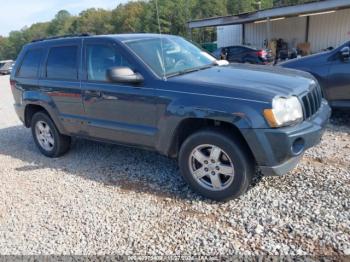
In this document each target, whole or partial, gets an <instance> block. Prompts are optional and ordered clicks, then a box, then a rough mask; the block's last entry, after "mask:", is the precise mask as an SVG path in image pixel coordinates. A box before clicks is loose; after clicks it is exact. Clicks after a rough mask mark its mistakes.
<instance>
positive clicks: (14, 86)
mask: <svg viewBox="0 0 350 262" xmlns="http://www.w3.org/2000/svg"><path fill="white" fill-rule="evenodd" d="M10 85H11V88H12V89H15V88H16V81H14V80H10Z"/></svg>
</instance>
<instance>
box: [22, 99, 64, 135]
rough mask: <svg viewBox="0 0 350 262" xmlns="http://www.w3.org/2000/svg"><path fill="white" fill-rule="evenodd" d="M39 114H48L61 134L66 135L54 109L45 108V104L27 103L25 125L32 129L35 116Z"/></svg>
mask: <svg viewBox="0 0 350 262" xmlns="http://www.w3.org/2000/svg"><path fill="white" fill-rule="evenodd" d="M37 112H44V113H45V114H47V115H48V116H49V117H50V118H51V119H52V121H53V122H54V124H55V125H56V127H57V128H58V130H59V132H60V133H61V134H66V132H65V130H64V128H63V126H62V124H61V123H60V121H59V119H58V117H57V116H56V115H55V113H54V112H53V110H52V109H50V108H49V107H48V106H45V105H44V104H43V103H33V102H32V103H27V104H26V105H25V108H24V125H25V126H26V127H28V128H29V127H30V125H31V122H32V119H33V116H34V115H35V114H36V113H37Z"/></svg>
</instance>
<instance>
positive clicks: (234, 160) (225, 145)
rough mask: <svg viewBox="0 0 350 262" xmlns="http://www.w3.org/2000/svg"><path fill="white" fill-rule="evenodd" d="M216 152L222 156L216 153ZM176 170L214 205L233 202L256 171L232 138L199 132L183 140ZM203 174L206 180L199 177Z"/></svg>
mask: <svg viewBox="0 0 350 262" xmlns="http://www.w3.org/2000/svg"><path fill="white" fill-rule="evenodd" d="M210 146H211V147H210ZM213 148H215V149H216V150H213ZM219 150H221V153H215V152H219ZM198 152H200V153H198ZM194 156H195V157H194ZM212 156H214V157H213V159H211V158H212ZM217 156H219V157H217ZM198 159H199V160H198ZM215 159H217V160H215ZM214 161H215V163H214ZM206 162H209V164H206ZM179 167H180V172H181V174H182V176H183V177H184V179H185V180H186V182H187V183H188V184H189V186H190V187H191V188H192V189H193V190H194V191H195V192H197V193H199V194H200V195H202V196H204V197H206V198H209V199H212V200H216V201H225V200H229V199H234V198H238V197H239V196H241V195H242V194H244V193H245V192H246V191H247V190H248V188H249V186H250V184H251V182H252V179H253V177H254V174H255V170H256V164H255V160H254V158H253V157H251V154H250V153H249V151H248V150H247V148H246V146H245V145H244V144H243V143H240V142H239V141H238V140H237V139H235V138H234V137H232V136H231V135H228V134H226V133H225V132H222V131H221V130H215V129H209V130H203V131H199V132H197V133H195V134H193V135H191V136H190V137H188V138H187V139H186V141H185V142H184V143H183V144H182V146H181V149H180V152H179ZM221 172H222V173H221ZM214 173H215V175H214ZM194 174H196V175H197V178H195V175H194ZM203 174H205V176H203V177H202V175H203ZM217 178H219V179H217Z"/></svg>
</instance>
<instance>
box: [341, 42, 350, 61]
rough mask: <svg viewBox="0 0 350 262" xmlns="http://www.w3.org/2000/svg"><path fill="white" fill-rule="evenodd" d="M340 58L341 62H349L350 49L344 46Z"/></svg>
mask: <svg viewBox="0 0 350 262" xmlns="http://www.w3.org/2000/svg"><path fill="white" fill-rule="evenodd" d="M340 57H341V59H342V60H343V61H349V59H350V47H348V46H346V47H343V48H342V49H341V50H340Z"/></svg>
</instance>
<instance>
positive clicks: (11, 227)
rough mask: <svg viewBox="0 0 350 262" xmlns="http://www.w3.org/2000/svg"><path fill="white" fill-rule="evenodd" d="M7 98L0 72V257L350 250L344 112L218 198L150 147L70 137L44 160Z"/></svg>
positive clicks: (349, 137)
mask: <svg viewBox="0 0 350 262" xmlns="http://www.w3.org/2000/svg"><path fill="white" fill-rule="evenodd" d="M12 103H13V101H12V95H11V93H10V87H9V85H8V77H0V175H1V186H0V200H1V201H0V254H21V255H26V254H36V255H38V254H84V255H88V254H99V255H103V254H119V255H126V254H139V255H178V254H182V255H233V254H240V255H242V254H270V255H341V254H344V253H347V254H349V253H350V210H349V208H350V201H349V196H350V187H349V184H350V121H349V120H350V114H349V113H348V114H345V113H340V112H338V113H336V114H335V116H334V117H333V119H332V121H331V124H330V125H329V126H328V129H327V132H326V134H325V136H324V139H323V141H322V143H321V144H320V145H319V146H318V147H316V148H314V149H311V150H309V151H308V152H307V154H306V155H305V157H304V159H303V161H302V163H301V164H300V165H299V167H298V168H297V169H296V170H294V171H293V172H291V173H290V174H288V175H286V176H284V177H269V178H263V179H262V181H261V182H260V183H259V184H258V185H257V186H255V187H254V188H252V189H251V190H250V191H249V192H248V193H247V194H245V195H244V196H242V197H241V198H240V199H238V200H234V201H230V202H227V203H215V202H211V201H207V200H204V199H202V198H201V197H198V196H197V195H195V194H193V193H192V192H191V191H190V190H189V188H188V187H187V186H186V184H185V183H184V181H183V180H182V179H181V178H180V177H179V172H178V169H177V166H176V162H175V161H173V160H170V159H167V158H165V157H162V156H159V155H157V154H155V153H151V152H146V151H142V150H137V149H130V148H124V147H119V146H112V145H105V144H100V143H95V142H89V141H83V140H78V141H76V142H75V143H74V145H73V147H72V150H71V151H70V152H69V153H68V154H67V155H65V156H64V157H62V158H59V159H54V160H52V159H48V158H45V157H44V156H42V155H41V154H40V153H39V152H38V150H37V149H36V147H35V145H34V143H33V140H32V137H31V133H30V130H28V129H25V128H24V127H22V125H21V124H20V122H19V121H18V120H17V117H16V115H15V113H14V111H13V109H12Z"/></svg>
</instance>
